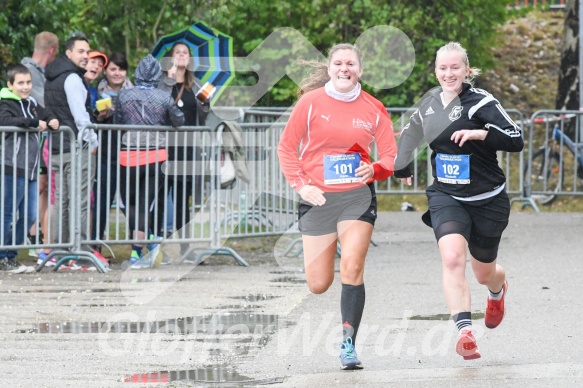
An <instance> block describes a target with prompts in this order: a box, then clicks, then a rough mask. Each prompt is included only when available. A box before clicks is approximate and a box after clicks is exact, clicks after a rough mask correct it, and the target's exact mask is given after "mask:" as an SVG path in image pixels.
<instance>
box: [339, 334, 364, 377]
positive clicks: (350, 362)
mask: <svg viewBox="0 0 583 388" xmlns="http://www.w3.org/2000/svg"><path fill="white" fill-rule="evenodd" d="M340 363H341V364H342V366H341V367H340V369H342V370H353V369H362V368H364V367H363V366H362V362H360V360H359V359H358V356H357V355H356V349H354V345H352V338H351V337H348V338H346V341H344V342H343V343H342V345H340Z"/></svg>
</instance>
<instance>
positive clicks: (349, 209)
mask: <svg viewBox="0 0 583 388" xmlns="http://www.w3.org/2000/svg"><path fill="white" fill-rule="evenodd" d="M324 197H326V203H325V204H324V205H323V206H312V205H310V204H308V203H307V202H305V201H304V200H300V207H299V228H300V232H301V233H302V234H305V235H308V236H321V235H324V234H330V233H336V232H337V224H338V222H340V221H346V220H358V221H365V222H368V223H369V224H372V225H374V223H375V221H376V218H377V197H376V193H375V189H374V185H373V184H369V185H366V186H362V187H360V188H358V189H355V190H351V191H344V192H338V193H324Z"/></svg>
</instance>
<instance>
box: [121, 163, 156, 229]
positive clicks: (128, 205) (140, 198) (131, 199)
mask: <svg viewBox="0 0 583 388" xmlns="http://www.w3.org/2000/svg"><path fill="white" fill-rule="evenodd" d="M119 191H120V194H121V198H122V201H123V204H124V214H125V216H126V218H127V222H128V224H129V226H130V231H134V230H139V231H141V232H145V233H148V232H149V231H150V230H151V231H153V232H154V233H157V231H158V230H160V229H161V228H160V225H163V224H164V216H163V213H164V174H163V173H162V171H161V170H160V164H159V163H153V164H147V165H145V166H136V167H125V166H121V169H120V185H119ZM130 238H131V237H130Z"/></svg>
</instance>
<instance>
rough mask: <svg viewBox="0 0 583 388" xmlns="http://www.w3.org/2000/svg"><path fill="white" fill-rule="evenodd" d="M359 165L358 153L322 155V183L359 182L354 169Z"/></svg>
mask: <svg viewBox="0 0 583 388" xmlns="http://www.w3.org/2000/svg"><path fill="white" fill-rule="evenodd" d="M358 166H360V154H340V155H324V184H326V185H337V184H339V183H354V182H360V180H361V178H360V177H356V176H355V175H354V174H355V173H356V169H357V168H358Z"/></svg>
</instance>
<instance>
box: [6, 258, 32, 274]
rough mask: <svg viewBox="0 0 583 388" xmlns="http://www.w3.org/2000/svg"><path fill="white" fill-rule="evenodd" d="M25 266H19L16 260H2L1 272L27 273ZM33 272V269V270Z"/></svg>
mask: <svg viewBox="0 0 583 388" xmlns="http://www.w3.org/2000/svg"><path fill="white" fill-rule="evenodd" d="M26 268H27V267H26V266H25V265H21V264H20V263H19V262H17V261H16V260H14V259H12V260H10V259H3V260H2V270H3V271H4V272H8V273H25V272H27V270H26ZM33 271H34V268H33Z"/></svg>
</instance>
